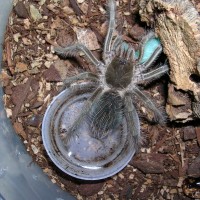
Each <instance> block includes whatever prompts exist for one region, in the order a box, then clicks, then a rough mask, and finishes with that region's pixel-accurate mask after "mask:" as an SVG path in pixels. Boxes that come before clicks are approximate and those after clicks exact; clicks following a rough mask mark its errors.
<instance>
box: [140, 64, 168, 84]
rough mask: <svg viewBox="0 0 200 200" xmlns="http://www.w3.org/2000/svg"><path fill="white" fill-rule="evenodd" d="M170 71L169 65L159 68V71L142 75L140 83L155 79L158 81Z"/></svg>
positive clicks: (155, 70)
mask: <svg viewBox="0 0 200 200" xmlns="http://www.w3.org/2000/svg"><path fill="white" fill-rule="evenodd" d="M168 71H169V67H168V65H162V66H160V67H158V68H157V69H154V70H152V71H150V72H147V73H143V74H141V76H140V77H139V80H138V81H151V80H153V79H157V78H159V77H161V76H162V75H164V74H165V73H166V72H168Z"/></svg>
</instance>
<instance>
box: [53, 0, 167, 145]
mask: <svg viewBox="0 0 200 200" xmlns="http://www.w3.org/2000/svg"><path fill="white" fill-rule="evenodd" d="M108 7H109V26H108V32H107V35H106V39H105V44H104V49H103V61H104V62H101V61H99V60H97V59H96V58H95V56H94V55H93V54H92V52H91V51H90V50H89V49H88V48H87V47H86V46H84V45H82V44H80V43H77V44H74V45H72V46H68V47H65V48H62V47H55V52H56V53H57V54H59V55H63V56H65V57H66V56H73V55H76V54H77V53H78V52H83V53H84V55H85V56H86V58H87V59H88V60H89V61H90V62H92V63H93V64H94V66H95V67H96V69H97V71H98V74H97V75H96V74H93V73H89V72H85V73H81V74H78V75H76V76H73V77H70V78H68V79H67V80H66V81H65V84H66V85H67V86H70V85H71V84H73V83H76V82H77V81H85V82H86V81H87V82H88V81H89V82H90V83H92V84H93V86H94V92H93V93H92V95H91V97H90V98H89V99H88V100H87V101H86V103H85V106H84V109H83V110H82V111H81V113H80V114H79V117H78V118H77V120H76V121H75V122H74V123H73V125H72V126H71V128H70V129H69V130H67V136H66V137H67V138H70V137H71V136H73V134H74V133H75V130H76V128H77V127H78V125H79V124H80V123H81V121H83V120H84V119H89V122H90V127H91V136H92V137H94V138H96V139H99V140H102V139H103V138H105V137H106V136H107V135H108V133H109V132H110V130H112V129H114V128H116V127H118V126H119V125H120V124H122V121H123V120H124V117H125V119H126V124H127V130H128V131H129V134H132V136H133V138H134V143H135V148H137V146H138V144H139V141H140V126H139V118H138V115H137V112H136V110H135V104H136V102H134V101H133V98H134V99H135V98H137V99H138V100H140V101H141V102H142V103H143V104H144V105H145V106H146V107H147V108H148V109H150V110H151V111H152V113H153V116H154V119H155V121H157V122H160V123H162V122H164V121H165V117H164V116H163V114H162V113H161V112H160V111H159V109H158V108H157V106H156V105H155V104H154V103H153V102H152V100H150V99H149V98H148V97H147V95H146V94H145V93H144V92H143V91H141V89H140V87H139V86H138V84H141V83H142V82H144V81H151V80H153V79H155V78H158V77H160V76H161V75H163V74H164V73H166V72H167V71H168V66H167V65H163V66H160V67H158V68H156V69H153V70H151V71H148V72H145V71H147V70H148V69H149V68H150V67H151V66H152V64H153V62H154V61H155V59H156V58H157V57H158V56H159V55H160V53H161V52H162V47H161V45H160V44H159V45H158V46H157V48H156V49H155V51H154V52H153V53H152V54H151V56H150V57H149V58H148V60H146V61H143V57H144V52H145V44H146V43H147V42H148V41H149V40H150V39H153V38H155V35H154V33H153V32H149V33H148V34H147V35H146V36H145V37H144V38H143V39H142V42H141V45H140V49H139V56H137V55H136V53H135V50H134V49H133V47H131V46H130V45H128V44H127V43H125V42H123V41H122V37H121V36H120V35H118V36H116V37H115V39H114V40H113V33H114V30H115V11H116V4H115V1H114V0H109V1H108ZM79 87H91V84H89V85H87V84H85V85H84V86H83V84H82V86H80V84H74V88H76V89H77V88H79Z"/></svg>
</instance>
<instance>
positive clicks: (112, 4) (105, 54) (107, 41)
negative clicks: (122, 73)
mask: <svg viewBox="0 0 200 200" xmlns="http://www.w3.org/2000/svg"><path fill="white" fill-rule="evenodd" d="M108 7H109V25H108V32H107V35H106V39H105V44H104V50H103V58H104V61H105V62H106V60H107V58H109V56H110V55H109V54H110V53H111V42H112V39H113V33H114V30H115V11H116V3H115V1H114V0H108Z"/></svg>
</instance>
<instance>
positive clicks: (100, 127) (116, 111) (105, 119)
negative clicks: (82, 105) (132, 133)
mask: <svg viewBox="0 0 200 200" xmlns="http://www.w3.org/2000/svg"><path fill="white" fill-rule="evenodd" d="M122 119H123V99H122V98H121V96H120V95H119V94H118V93H117V92H116V91H112V90H109V91H107V92H104V93H103V95H102V96H100V97H99V99H97V100H96V102H94V103H93V105H92V107H91V110H90V112H89V122H90V126H91V128H92V132H91V136H92V137H94V138H96V139H103V138H104V137H106V136H107V134H108V133H109V131H112V130H113V129H115V128H118V126H119V125H120V124H121V123H122Z"/></svg>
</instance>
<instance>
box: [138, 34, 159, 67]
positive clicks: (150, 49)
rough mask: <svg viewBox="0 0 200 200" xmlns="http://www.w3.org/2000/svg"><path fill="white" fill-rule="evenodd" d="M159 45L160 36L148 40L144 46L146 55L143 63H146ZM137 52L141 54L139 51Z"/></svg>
mask: <svg viewBox="0 0 200 200" xmlns="http://www.w3.org/2000/svg"><path fill="white" fill-rule="evenodd" d="M158 46H160V40H159V39H158V38H153V39H150V40H149V41H147V43H146V44H145V47H144V55H143V57H142V62H141V63H144V62H146V61H147V60H149V58H150V57H151V56H152V55H153V53H154V52H155V50H156V49H157V48H158ZM136 53H137V54H139V52H138V51H137V52H136Z"/></svg>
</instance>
